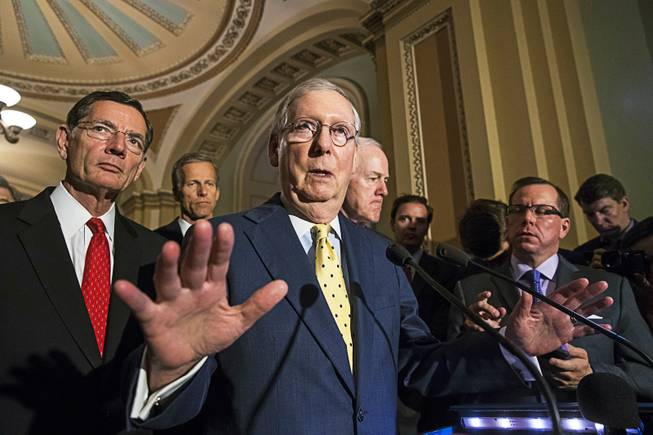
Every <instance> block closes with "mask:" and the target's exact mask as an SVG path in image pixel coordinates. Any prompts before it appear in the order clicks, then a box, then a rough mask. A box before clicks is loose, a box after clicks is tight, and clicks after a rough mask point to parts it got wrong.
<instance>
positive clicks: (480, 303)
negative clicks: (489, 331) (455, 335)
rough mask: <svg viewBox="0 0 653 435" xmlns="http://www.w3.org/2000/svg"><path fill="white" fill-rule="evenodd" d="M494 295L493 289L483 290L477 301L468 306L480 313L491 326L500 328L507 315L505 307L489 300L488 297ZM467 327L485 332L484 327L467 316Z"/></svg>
mask: <svg viewBox="0 0 653 435" xmlns="http://www.w3.org/2000/svg"><path fill="white" fill-rule="evenodd" d="M490 297H492V292H491V291H483V292H480V293H479V294H477V295H476V301H475V302H474V303H473V304H471V305H470V306H469V307H468V308H469V309H470V310H472V311H474V312H475V313H476V314H478V315H479V316H480V317H481V318H482V319H483V320H485V321H486V322H487V323H488V324H490V326H492V327H493V328H495V329H498V328H499V327H500V326H501V320H502V319H503V317H504V316H505V315H506V312H507V311H506V308H505V307H495V306H493V305H492V304H490V303H489V302H488V299H490ZM464 325H465V328H467V329H469V330H471V331H477V332H483V331H484V330H483V328H481V327H480V326H478V325H477V324H476V323H474V322H472V321H471V320H469V319H467V318H465V323H464Z"/></svg>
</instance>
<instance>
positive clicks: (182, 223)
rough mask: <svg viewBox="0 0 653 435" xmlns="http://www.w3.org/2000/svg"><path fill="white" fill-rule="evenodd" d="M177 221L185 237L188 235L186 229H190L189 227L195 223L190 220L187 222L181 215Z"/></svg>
mask: <svg viewBox="0 0 653 435" xmlns="http://www.w3.org/2000/svg"><path fill="white" fill-rule="evenodd" d="M177 223H178V224H179V228H181V236H182V237H184V236H185V235H186V231H188V229H189V228H190V227H192V226H193V224H191V223H190V222H186V221H185V220H184V219H182V218H181V217H180V218H179V219H177Z"/></svg>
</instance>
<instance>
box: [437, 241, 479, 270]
mask: <svg viewBox="0 0 653 435" xmlns="http://www.w3.org/2000/svg"><path fill="white" fill-rule="evenodd" d="M435 255H436V256H437V257H439V258H440V259H442V260H446V261H448V262H450V263H454V264H457V265H459V266H463V267H466V266H467V264H468V263H469V260H470V257H469V255H468V254H467V253H466V252H465V251H463V250H462V249H458V248H456V247H455V246H452V245H450V244H448V243H440V244H439V245H438V246H436V247H435Z"/></svg>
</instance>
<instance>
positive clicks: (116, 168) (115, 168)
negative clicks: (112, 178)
mask: <svg viewBox="0 0 653 435" xmlns="http://www.w3.org/2000/svg"><path fill="white" fill-rule="evenodd" d="M98 166H99V167H101V168H102V169H104V170H105V171H109V172H114V173H116V174H120V173H122V168H121V167H120V166H118V165H114V164H113V163H109V162H100V163H98Z"/></svg>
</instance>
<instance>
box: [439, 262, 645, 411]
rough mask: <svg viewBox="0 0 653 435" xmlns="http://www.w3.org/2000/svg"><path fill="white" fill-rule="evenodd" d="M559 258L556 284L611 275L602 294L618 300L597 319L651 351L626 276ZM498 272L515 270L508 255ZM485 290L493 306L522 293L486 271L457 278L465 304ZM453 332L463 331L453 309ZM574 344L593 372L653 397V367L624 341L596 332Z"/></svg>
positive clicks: (505, 304) (510, 302)
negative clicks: (584, 353)
mask: <svg viewBox="0 0 653 435" xmlns="http://www.w3.org/2000/svg"><path fill="white" fill-rule="evenodd" d="M559 258H560V263H559V265H558V270H557V271H556V275H555V277H554V278H553V279H554V281H555V282H556V285H557V286H558V287H561V286H563V285H565V284H567V283H568V282H570V281H573V280H575V279H578V278H587V279H589V281H590V282H595V281H599V280H604V281H607V283H608V290H606V292H605V293H604V294H603V296H611V297H612V298H613V299H614V304H613V305H612V306H611V307H609V308H607V309H605V310H603V311H602V312H600V313H598V315H599V316H601V317H602V318H603V320H600V321H598V323H609V324H610V325H612V329H613V330H614V331H615V332H616V333H618V334H620V335H622V336H624V337H625V338H627V339H629V340H630V341H632V342H633V343H634V344H635V346H637V347H638V348H639V349H641V350H643V351H644V352H646V353H648V354H649V355H651V354H653V337H652V336H651V331H650V330H649V328H648V327H647V326H646V323H645V322H644V320H643V319H642V316H641V315H640V313H639V310H638V309H637V305H636V304H635V299H634V296H633V291H632V289H631V287H630V284H629V282H628V280H627V279H625V278H623V277H621V276H619V275H615V274H612V273H609V272H605V271H603V270H600V269H593V268H590V267H585V266H578V265H574V264H571V263H569V262H568V261H566V260H565V259H564V258H563V257H559ZM496 270H497V271H498V272H500V273H502V274H504V275H507V276H509V277H510V276H512V275H511V272H510V261H509V260H508V261H506V262H505V263H503V264H502V265H501V266H499V267H498V268H497V269H496ZM482 290H490V291H492V297H491V298H490V300H489V302H490V303H491V304H492V305H494V306H495V307H498V306H503V307H506V308H507V309H508V312H510V310H512V308H513V307H514V305H515V304H516V303H517V300H518V299H519V292H518V290H517V288H516V287H514V286H513V285H511V284H509V283H506V282H504V281H501V280H499V279H497V278H495V277H492V276H490V275H488V274H484V273H481V274H478V275H474V276H471V277H469V278H466V279H464V280H462V281H461V282H459V283H458V285H457V289H456V291H457V292H458V294H459V296H461V297H462V298H463V300H464V302H465V304H466V305H469V304H471V303H472V302H473V301H474V300H475V296H476V294H478V293H479V292H480V291H482ZM450 319H451V329H450V337H451V336H455V335H457V334H459V333H460V331H461V328H462V323H463V318H462V316H461V315H460V314H458V313H454V312H453V311H452V312H451V313H450ZM571 344H573V345H574V346H578V347H582V348H583V349H585V350H586V351H587V353H588V355H589V361H590V364H591V366H592V369H593V370H594V371H595V372H607V373H613V374H615V375H618V376H620V377H622V378H623V379H625V380H626V381H627V382H628V383H629V384H630V385H631V386H633V388H634V389H635V391H636V392H637V394H638V395H639V396H640V397H641V398H644V399H646V400H647V401H650V400H651V399H653V369H652V368H650V367H648V365H646V364H643V363H641V362H640V359H639V358H638V357H637V356H634V355H633V354H632V352H631V351H629V350H627V349H626V348H624V347H623V346H622V345H620V344H616V343H614V342H613V341H612V340H610V339H609V338H608V337H606V336H604V335H601V334H595V335H589V336H586V337H582V338H578V339H575V340H573V341H572V342H571Z"/></svg>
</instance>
